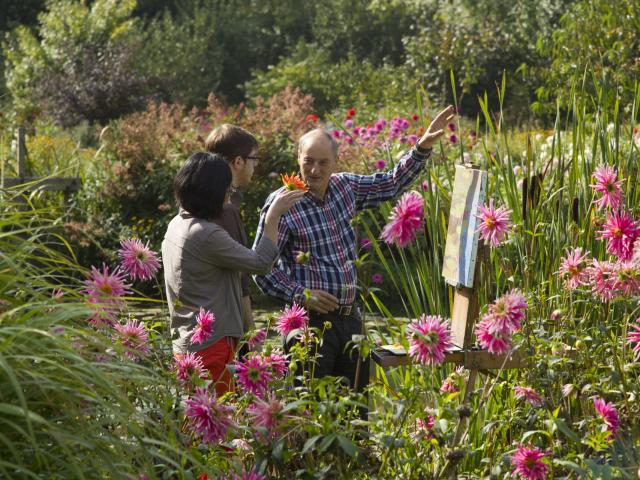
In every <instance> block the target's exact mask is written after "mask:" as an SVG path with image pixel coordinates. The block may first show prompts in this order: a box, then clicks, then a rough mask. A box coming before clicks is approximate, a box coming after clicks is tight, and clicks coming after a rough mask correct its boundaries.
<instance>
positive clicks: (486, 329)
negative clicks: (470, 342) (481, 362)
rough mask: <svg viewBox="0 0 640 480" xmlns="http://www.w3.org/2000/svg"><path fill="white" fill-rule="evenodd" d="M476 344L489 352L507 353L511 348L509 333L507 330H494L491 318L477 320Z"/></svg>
mask: <svg viewBox="0 0 640 480" xmlns="http://www.w3.org/2000/svg"><path fill="white" fill-rule="evenodd" d="M475 334H476V338H477V340H478V345H480V346H481V347H482V348H484V349H485V350H488V351H489V353H494V354H497V355H499V354H502V353H507V352H508V351H509V349H510V348H511V333H509V332H508V331H507V332H505V331H500V330H495V325H494V324H493V322H492V321H491V320H482V321H480V322H478V324H477V325H476V328H475Z"/></svg>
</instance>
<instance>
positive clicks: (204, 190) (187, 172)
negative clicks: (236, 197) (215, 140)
mask: <svg viewBox="0 0 640 480" xmlns="http://www.w3.org/2000/svg"><path fill="white" fill-rule="evenodd" d="M230 185H231V168H229V164H228V163H227V162H226V161H225V159H224V158H223V157H222V156H221V155H218V154H214V153H209V152H197V153H194V154H193V155H191V156H190V157H189V159H188V160H187V161H186V162H185V163H184V165H182V167H180V170H179V171H178V173H177V174H176V177H175V178H174V180H173V193H174V195H175V196H176V200H178V203H179V204H180V206H181V207H182V208H184V209H185V210H186V211H187V212H189V213H190V214H191V215H193V216H194V217H196V218H203V219H205V220H210V219H212V218H217V217H219V216H220V214H221V213H222V207H223V206H224V200H225V196H226V195H227V190H228V189H229V186H230Z"/></svg>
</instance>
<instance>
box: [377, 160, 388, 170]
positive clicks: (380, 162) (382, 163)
mask: <svg viewBox="0 0 640 480" xmlns="http://www.w3.org/2000/svg"><path fill="white" fill-rule="evenodd" d="M386 164H387V163H386V162H385V161H384V160H376V163H375V165H376V168H377V169H378V170H382V169H383V168H384V167H385V165H386Z"/></svg>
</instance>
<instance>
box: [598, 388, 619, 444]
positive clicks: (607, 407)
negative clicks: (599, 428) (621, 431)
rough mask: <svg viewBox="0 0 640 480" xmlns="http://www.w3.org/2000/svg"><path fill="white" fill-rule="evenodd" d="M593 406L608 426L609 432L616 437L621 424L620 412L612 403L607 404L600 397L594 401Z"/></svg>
mask: <svg viewBox="0 0 640 480" xmlns="http://www.w3.org/2000/svg"><path fill="white" fill-rule="evenodd" d="M593 406H594V407H595V408H596V412H597V413H598V415H600V416H601V417H602V420H604V424H605V425H606V426H607V430H609V432H610V433H611V435H615V434H616V432H617V431H618V427H619V425H620V422H619V420H618V411H617V410H616V407H614V406H613V403H612V402H606V401H604V400H602V399H601V398H599V397H595V398H594V399H593Z"/></svg>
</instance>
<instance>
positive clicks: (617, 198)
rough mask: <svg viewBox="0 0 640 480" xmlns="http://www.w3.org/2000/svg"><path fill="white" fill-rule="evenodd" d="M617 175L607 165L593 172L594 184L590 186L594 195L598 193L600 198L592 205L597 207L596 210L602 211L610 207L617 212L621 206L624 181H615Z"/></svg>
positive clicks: (614, 170) (613, 169)
mask: <svg viewBox="0 0 640 480" xmlns="http://www.w3.org/2000/svg"><path fill="white" fill-rule="evenodd" d="M617 176H618V173H617V172H616V169H615V168H613V167H610V166H609V165H605V166H602V165H601V166H599V167H597V168H596V170H595V171H594V172H593V178H594V179H595V180H596V183H595V184H593V185H591V187H592V188H593V190H594V191H595V192H596V193H599V194H600V195H601V197H600V198H599V199H597V200H596V201H595V202H594V203H595V204H596V205H598V208H600V209H603V208H606V207H610V208H612V209H613V210H617V209H618V208H619V207H620V205H621V204H622V188H621V187H622V184H623V183H624V180H618V181H616V178H617Z"/></svg>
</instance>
